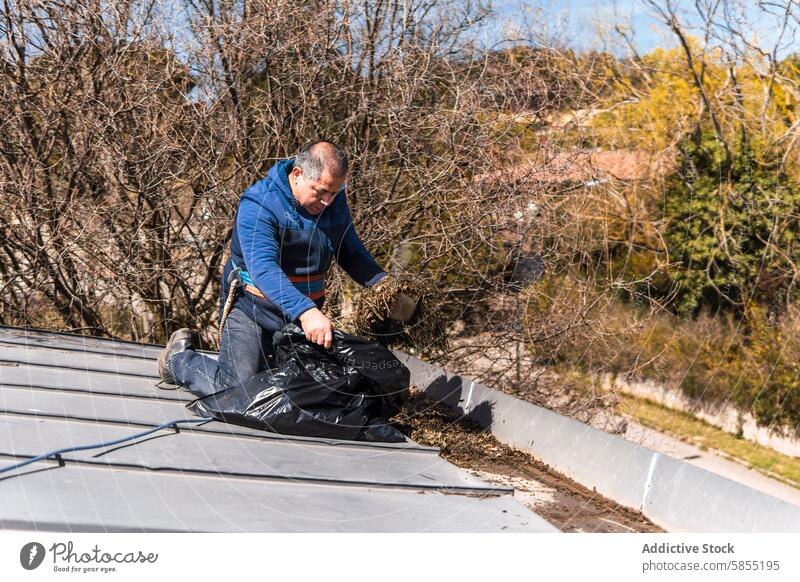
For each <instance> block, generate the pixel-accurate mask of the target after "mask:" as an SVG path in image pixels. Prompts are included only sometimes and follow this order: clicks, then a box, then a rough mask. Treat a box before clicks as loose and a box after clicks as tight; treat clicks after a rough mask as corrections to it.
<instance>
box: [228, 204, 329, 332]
mask: <svg viewBox="0 0 800 582" xmlns="http://www.w3.org/2000/svg"><path fill="white" fill-rule="evenodd" d="M236 232H237V234H238V235H239V242H240V243H241V246H242V256H243V257H244V262H245V265H247V272H248V274H249V275H250V278H251V279H252V280H253V283H255V286H256V287H257V288H258V290H259V291H261V293H263V294H264V296H265V297H267V298H268V299H269V300H270V301H272V302H273V303H275V304H276V305H277V306H278V307H280V308H281V309H282V310H283V311H284V312H286V314H287V315H288V316H289V317H290V318H291V320H292V321H293V320H295V319H297V318H298V317H300V315H302V314H303V313H304V312H305V311H307V310H309V309H312V308H314V307H316V304H315V303H314V302H313V301H312V300H311V299H309V298H308V297H306V296H305V295H303V294H302V293H300V291H298V290H297V288H296V287H295V286H294V285H292V284H291V282H290V281H289V278H288V277H287V276H286V273H284V272H283V269H281V266H280V261H279V257H280V242H279V241H278V223H277V220H276V219H275V217H274V216H273V214H272V213H271V212H269V211H268V210H266V209H265V208H264V207H262V206H261V205H260V204H259V203H257V202H255V201H254V200H252V199H250V198H248V197H244V198H242V201H241V203H240V206H239V216H238V218H237V221H236Z"/></svg>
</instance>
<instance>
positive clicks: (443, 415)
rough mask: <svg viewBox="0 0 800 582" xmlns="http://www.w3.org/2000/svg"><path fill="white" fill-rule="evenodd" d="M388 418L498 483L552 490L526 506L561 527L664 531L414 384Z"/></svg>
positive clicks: (414, 437) (447, 456)
mask: <svg viewBox="0 0 800 582" xmlns="http://www.w3.org/2000/svg"><path fill="white" fill-rule="evenodd" d="M392 424H393V425H394V426H395V427H396V428H398V429H399V430H400V431H401V432H403V433H404V434H406V435H407V436H408V437H409V438H411V439H412V440H414V441H415V442H417V443H419V444H421V445H426V446H431V447H438V448H439V449H441V451H440V455H441V456H442V457H443V458H444V459H446V460H447V461H449V462H451V463H453V464H454V465H457V466H459V467H462V468H464V469H469V470H473V471H478V472H483V473H490V474H493V475H495V476H497V477H498V478H500V479H499V480H498V483H501V484H507V483H508V481H507V478H512V479H513V478H521V479H527V480H532V481H535V482H537V483H539V484H541V485H542V486H544V487H547V488H549V489H551V490H554V491H555V500H554V501H553V502H550V503H547V504H544V505H537V506H535V507H532V509H534V510H535V511H536V512H537V513H538V514H539V515H541V516H542V517H544V518H545V519H547V520H548V521H549V522H550V523H552V524H553V525H555V526H556V527H558V528H559V529H561V530H562V531H565V532H570V531H572V532H575V531H617V532H622V531H637V532H663V531H664V530H663V529H661V528H660V527H659V526H657V525H655V524H654V523H652V522H651V521H650V520H649V519H647V518H646V517H645V516H644V515H642V514H641V513H640V512H638V511H635V510H633V509H630V508H628V507H624V506H621V505H619V504H617V503H615V502H614V501H611V500H610V499H606V498H605V497H603V496H602V495H600V494H598V493H597V491H595V490H592V489H587V488H586V487H584V486H583V485H581V484H579V483H577V482H575V481H573V480H572V479H570V478H568V477H566V476H564V475H562V474H560V473H558V472H556V471H554V470H553V469H551V468H550V466H549V465H547V464H545V463H542V462H541V461H539V460H537V459H536V458H534V457H533V456H532V455H530V454H528V453H526V452H524V451H521V450H518V449H515V448H514V447H511V446H509V445H505V444H503V443H501V442H499V441H498V440H497V439H496V438H495V437H494V436H492V434H491V433H490V432H488V431H487V430H485V429H483V428H482V427H481V426H480V425H479V424H478V423H477V422H475V421H474V420H472V419H470V418H468V417H465V416H460V417H459V416H458V415H457V414H456V413H454V412H453V411H452V410H451V409H450V408H449V407H447V406H446V405H444V404H441V403H439V402H437V401H435V400H434V399H432V398H431V397H429V396H427V395H426V394H425V393H423V392H422V391H420V390H418V389H417V388H416V387H414V386H412V387H411V396H410V398H409V400H408V403H407V404H406V406H405V408H404V409H403V410H402V411H401V412H400V413H399V414H398V415H396V416H395V417H394V418H393V419H392Z"/></svg>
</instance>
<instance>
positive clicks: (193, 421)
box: [0, 417, 214, 473]
mask: <svg viewBox="0 0 800 582" xmlns="http://www.w3.org/2000/svg"><path fill="white" fill-rule="evenodd" d="M209 420H214V419H213V418H209V417H203V418H196V419H195V418H190V419H177V420H170V421H169V422H165V423H164V424H159V425H158V426H155V427H153V428H151V429H148V430H145V431H142V432H137V433H136V434H132V435H130V436H126V437H123V438H121V439H116V440H113V441H106V442H104V443H96V444H92V445H80V446H77V447H66V448H63V449H56V450H54V451H50V452H48V453H42V454H41V455H36V456H35V457H33V458H31V459H28V460H27V461H22V462H21V463H14V464H13V465H8V466H6V467H0V473H6V472H8V471H13V470H14V469H19V468H21V467H24V466H25V465H30V464H31V463H35V462H37V461H43V460H45V459H48V458H50V457H53V458H55V459H56V460H58V462H59V464H60V465H64V459H63V458H62V457H61V455H62V454H64V453H73V452H76V451H88V450H91V449H102V448H105V447H111V446H114V445H118V444H121V443H125V442H128V441H132V440H135V439H138V438H141V437H143V436H147V435H149V434H152V433H154V432H156V431H159V430H161V429H164V428H168V427H171V426H174V427H175V428H176V429H177V425H178V424H180V423H182V422H185V423H191V424H197V423H201V422H208V421H209Z"/></svg>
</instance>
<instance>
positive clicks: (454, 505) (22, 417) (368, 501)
mask: <svg viewBox="0 0 800 582" xmlns="http://www.w3.org/2000/svg"><path fill="white" fill-rule="evenodd" d="M158 353H159V348H158V347H157V346H140V345H138V344H133V343H130V342H118V341H111V340H103V339H99V338H83V337H81V336H73V335H67V334H57V333H50V332H42V331H32V330H20V329H12V328H0V386H2V390H0V412H2V415H1V416H0V467H1V466H6V465H9V464H12V463H14V462H18V461H20V460H24V459H27V458H31V457H33V456H36V455H38V454H41V453H43V452H46V451H49V450H53V449H57V448H64V447H70V446H77V445H85V444H90V443H98V442H106V441H111V440H115V439H119V438H122V437H125V436H128V435H131V434H133V433H136V432H140V431H142V430H144V429H145V428H147V427H151V426H157V425H159V424H162V423H165V422H168V421H171V420H175V419H190V418H195V417H194V416H193V415H192V414H191V413H190V412H189V411H188V410H186V408H185V404H186V403H188V402H190V401H191V400H192V396H191V395H190V394H188V393H186V392H184V391H181V390H174V391H165V390H160V389H159V388H157V387H156V385H155V384H156V382H157V380H158V378H157V376H156V366H155V358H156V357H157V355H158ZM62 457H63V460H64V461H65V464H64V466H59V465H58V464H57V463H56V462H54V461H42V462H38V463H36V464H32V465H28V466H26V467H24V468H21V469H18V470H16V471H14V472H11V473H6V474H2V475H0V499H1V500H2V502H0V524H1V525H2V526H3V527H5V528H14V529H45V530H48V529H49V530H58V531H184V530H186V531H554V528H553V527H552V526H550V525H549V524H548V523H547V522H545V521H544V520H543V519H542V518H541V517H539V516H537V515H536V514H534V513H533V512H531V511H529V510H528V509H527V508H525V507H524V506H522V505H521V504H519V503H518V502H516V501H515V500H514V499H513V497H512V496H511V495H510V491H509V490H506V489H503V488H498V487H495V486H493V485H490V484H488V483H485V482H483V481H481V480H480V479H478V478H476V477H474V476H473V475H471V474H470V473H468V472H466V471H463V470H461V469H458V468H457V467H455V466H453V465H451V464H449V463H447V462H446V461H444V460H443V459H442V458H440V457H439V456H438V454H437V453H436V450H435V449H431V448H430V447H420V446H419V445H417V444H416V443H413V442H411V441H408V442H406V443H398V444H390V443H363V442H353V441H337V440H332V439H315V438H307V437H306V438H304V437H288V436H285V435H277V434H271V433H266V432H262V431H257V430H253V429H250V428H245V427H238V426H233V425H228V424H225V423H219V422H215V421H210V422H207V423H203V424H192V425H181V426H180V429H179V430H177V431H176V430H175V429H174V428H173V429H164V430H161V431H159V432H157V433H153V434H151V435H149V436H146V437H143V438H140V439H137V440H135V441H131V442H126V443H124V444H120V445H117V446H112V447H108V448H105V449H99V450H98V449H94V450H89V451H80V452H71V453H65V454H64V455H62Z"/></svg>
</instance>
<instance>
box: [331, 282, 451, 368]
mask: <svg viewBox="0 0 800 582" xmlns="http://www.w3.org/2000/svg"><path fill="white" fill-rule="evenodd" d="M435 297H436V295H435V293H434V291H433V289H431V287H430V286H429V285H428V284H426V283H423V282H422V281H420V280H417V279H414V278H412V277H411V276H407V275H406V276H401V277H397V276H393V275H387V276H386V277H384V278H383V279H382V280H381V281H380V282H379V283H378V284H377V285H375V286H374V287H369V288H367V289H364V290H363V291H362V292H361V295H360V296H359V298H358V299H357V301H356V305H355V309H354V310H353V313H352V314H351V315H350V316H349V317H347V318H345V320H344V321H343V322H342V323H341V324H340V326H341V327H342V328H343V329H345V330H346V331H348V332H349V333H352V334H354V335H359V336H362V337H367V338H370V339H373V340H375V341H376V342H378V343H380V344H381V345H383V346H387V347H388V346H391V347H396V348H413V349H415V350H416V351H418V352H423V353H425V354H429V355H433V354H436V353H441V352H444V351H446V350H447V348H448V341H447V328H446V325H445V321H444V320H443V318H442V317H441V316H440V315H439V313H438V310H437V309H436V305H437V302H436V300H435ZM415 298H418V301H417V305H416V308H413V299H415ZM412 310H413V311H412ZM403 311H406V312H407V313H409V312H410V313H411V315H410V317H409V318H408V320H407V321H398V320H397V319H393V318H392V316H396V314H397V313H398V312H403ZM407 313H406V314H407ZM406 314H404V315H406Z"/></svg>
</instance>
